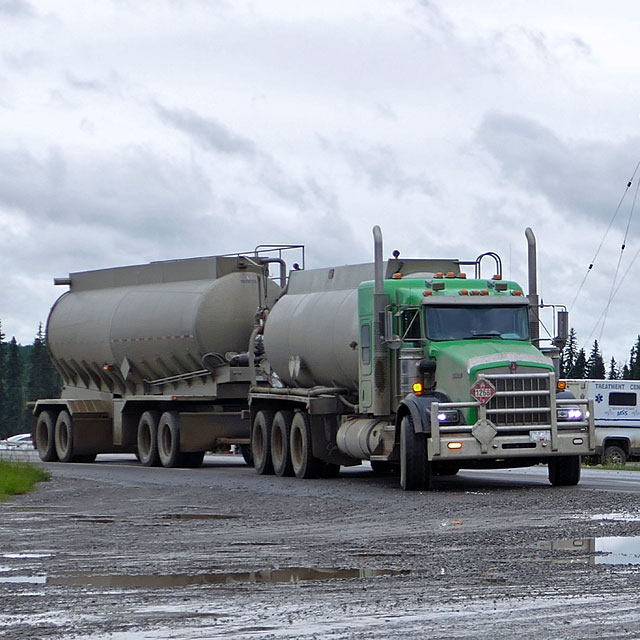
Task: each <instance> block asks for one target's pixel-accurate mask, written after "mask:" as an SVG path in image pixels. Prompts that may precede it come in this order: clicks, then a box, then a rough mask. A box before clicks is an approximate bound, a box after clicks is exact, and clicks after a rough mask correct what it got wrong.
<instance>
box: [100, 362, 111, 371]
mask: <svg viewBox="0 0 640 640" xmlns="http://www.w3.org/2000/svg"><path fill="white" fill-rule="evenodd" d="M102 370H103V371H111V365H110V364H105V365H104V366H103V367H102Z"/></svg>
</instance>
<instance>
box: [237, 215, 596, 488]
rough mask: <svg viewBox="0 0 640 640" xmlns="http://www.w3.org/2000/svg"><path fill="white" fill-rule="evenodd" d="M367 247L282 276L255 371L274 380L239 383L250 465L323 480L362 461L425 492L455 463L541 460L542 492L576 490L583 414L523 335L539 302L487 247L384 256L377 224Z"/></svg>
mask: <svg viewBox="0 0 640 640" xmlns="http://www.w3.org/2000/svg"><path fill="white" fill-rule="evenodd" d="M527 233H528V234H530V235H531V236H532V235H533V234H532V232H531V231H530V230H527ZM528 237H529V235H528ZM374 239H375V243H374V244H375V247H374V262H373V263H370V264H361V265H353V266H344V267H334V268H327V269H316V270H308V271H294V272H292V273H291V274H290V277H289V282H288V286H287V289H286V292H284V293H283V294H282V295H281V296H280V298H279V299H278V301H277V302H276V304H275V305H274V307H273V308H272V309H271V310H270V313H269V315H268V316H267V318H266V321H265V327H264V348H265V356H266V360H265V361H264V362H263V367H264V368H265V370H266V371H269V370H270V371H272V373H273V375H272V379H274V378H276V377H277V378H279V380H280V385H279V387H276V386H274V385H273V384H271V385H266V384H256V385H255V386H254V387H252V389H251V393H250V400H249V401H250V411H251V421H252V429H251V447H252V454H253V459H254V464H255V467H256V469H257V471H258V472H259V473H261V474H270V473H275V474H276V475H278V476H288V475H295V476H297V477H299V478H309V477H318V476H333V475H336V474H337V473H338V472H339V470H340V466H341V465H355V464H360V463H361V461H362V460H370V461H371V465H372V467H373V468H374V470H388V471H391V470H399V472H400V482H401V485H402V487H403V488H404V489H428V488H430V485H431V478H432V476H434V475H446V474H455V473H457V471H458V470H459V469H460V468H463V467H476V468H478V467H480V468H500V467H520V466H529V465H535V464H539V463H545V464H547V465H548V470H549V480H550V482H551V483H552V484H553V485H572V484H576V483H577V482H578V481H579V477H580V456H581V455H589V454H590V453H592V452H593V444H594V429H593V411H591V412H589V411H588V402H587V401H584V400H576V399H574V398H568V397H565V394H560V395H557V394H556V382H555V373H554V366H553V363H552V361H551V359H550V358H548V357H546V356H545V355H544V354H543V353H542V352H541V351H540V349H538V347H537V345H535V344H533V343H532V340H531V335H532V334H533V333H534V332H533V331H532V330H531V327H532V326H533V324H535V323H534V322H530V312H532V311H535V313H532V314H531V315H532V316H533V317H534V318H537V313H538V311H539V308H538V305H537V302H535V303H534V305H535V309H532V308H531V307H532V305H531V304H530V302H529V299H528V298H527V297H526V296H525V295H524V294H523V291H522V289H521V287H520V286H519V285H518V284H517V283H515V282H509V281H506V280H503V279H502V273H501V271H502V263H501V261H500V258H499V256H497V254H495V253H493V252H488V253H485V254H482V255H481V256H479V257H478V258H477V259H476V260H471V261H461V260H457V259H456V260H432V259H404V258H402V259H401V258H400V254H399V252H397V251H395V252H394V257H393V258H392V259H389V260H387V261H384V260H383V259H382V236H381V233H380V229H379V228H378V227H374ZM486 257H489V258H493V260H494V261H495V265H496V271H497V273H496V274H495V275H494V276H493V277H490V278H485V277H482V273H481V263H482V261H483V259H484V258H486ZM532 263H533V264H535V260H531V259H530V264H532ZM463 268H467V269H468V270H472V271H473V273H472V274H470V275H471V277H468V276H467V274H466V273H464V272H463ZM530 282H531V279H530ZM564 319H565V320H566V318H564ZM564 325H566V323H564ZM564 325H563V326H564ZM561 340H562V336H558V337H557V338H555V341H556V344H557V343H559V342H560V341H561ZM538 344H539V341H538ZM556 350H557V349H556Z"/></svg>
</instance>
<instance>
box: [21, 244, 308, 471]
mask: <svg viewBox="0 0 640 640" xmlns="http://www.w3.org/2000/svg"><path fill="white" fill-rule="evenodd" d="M285 248H293V247H279V248H277V250H279V251H280V254H279V255H281V250H282V249H285ZM295 248H299V249H302V247H295ZM270 250H273V249H270ZM272 263H279V264H280V282H279V284H278V283H276V282H275V281H274V280H273V279H271V278H270V276H269V268H270V265H271V264H272ZM274 266H277V265H274ZM285 277H286V266H285V263H284V261H283V260H282V258H281V257H279V258H270V257H268V254H267V256H265V255H261V254H260V253H259V252H258V251H256V252H255V255H249V256H243V255H235V256H216V257H209V258H193V259H187V260H176V261H166V262H153V263H150V264H146V265H139V266H129V267H121V268H115V269H104V270H98V271H89V272H83V273H73V274H71V275H70V276H69V278H64V279H58V280H56V284H62V285H69V291H68V292H66V293H65V294H63V295H62V296H61V297H60V298H59V299H58V300H57V301H56V302H55V304H54V305H53V308H52V310H51V312H50V314H49V319H48V322H47V343H48V346H49V350H50V352H51V356H52V359H53V361H54V363H55V365H56V367H57V368H58V370H59V371H60V374H61V375H62V378H63V382H64V387H63V391H62V394H61V397H60V398H58V399H41V400H38V401H37V402H36V404H35V407H34V434H33V435H34V442H35V443H36V447H37V450H38V453H39V455H40V458H41V459H42V460H45V461H56V460H59V461H61V462H69V461H72V460H75V461H92V460H94V459H95V456H96V454H99V453H112V452H123V453H124V452H132V453H136V454H137V456H138V457H139V459H140V461H141V462H142V464H144V465H147V466H152V465H159V464H162V465H163V466H165V467H174V466H189V467H194V466H199V465H200V464H201V462H202V459H203V456H204V452H205V451H208V450H211V449H212V448H213V447H215V446H216V445H219V444H225V443H228V444H237V445H240V446H241V450H243V453H244V454H245V459H246V458H247V457H248V451H249V446H248V445H249V441H250V440H249V438H250V422H249V420H248V416H249V413H248V404H247V394H248V390H249V388H250V386H251V385H252V384H254V385H255V384H256V383H257V382H260V381H262V380H263V378H262V373H261V371H260V370H258V368H257V367H256V364H257V362H258V360H257V359H256V354H257V356H258V359H259V356H260V348H261V343H260V339H261V336H258V332H259V330H258V325H259V321H260V320H259V319H260V314H261V313H262V311H263V309H266V308H268V307H269V306H270V305H271V304H273V301H274V300H275V298H276V295H277V293H278V292H279V291H280V289H281V287H282V286H283V285H284V280H285ZM256 337H257V339H256Z"/></svg>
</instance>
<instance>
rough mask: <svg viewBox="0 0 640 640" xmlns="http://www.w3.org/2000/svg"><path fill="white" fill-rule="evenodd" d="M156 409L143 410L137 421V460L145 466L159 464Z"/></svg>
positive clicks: (157, 414)
mask: <svg viewBox="0 0 640 640" xmlns="http://www.w3.org/2000/svg"><path fill="white" fill-rule="evenodd" d="M159 421H160V413H159V412H158V411H145V412H144V413H143V414H142V415H141V416H140V420H139V421H138V453H137V456H138V460H140V462H141V463H142V464H143V465H144V466H145V467H158V466H160V455H159V454H158V422H159Z"/></svg>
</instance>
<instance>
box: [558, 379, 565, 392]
mask: <svg viewBox="0 0 640 640" xmlns="http://www.w3.org/2000/svg"><path fill="white" fill-rule="evenodd" d="M566 388H567V381H566V380H558V391H564V390H565V389H566Z"/></svg>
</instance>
